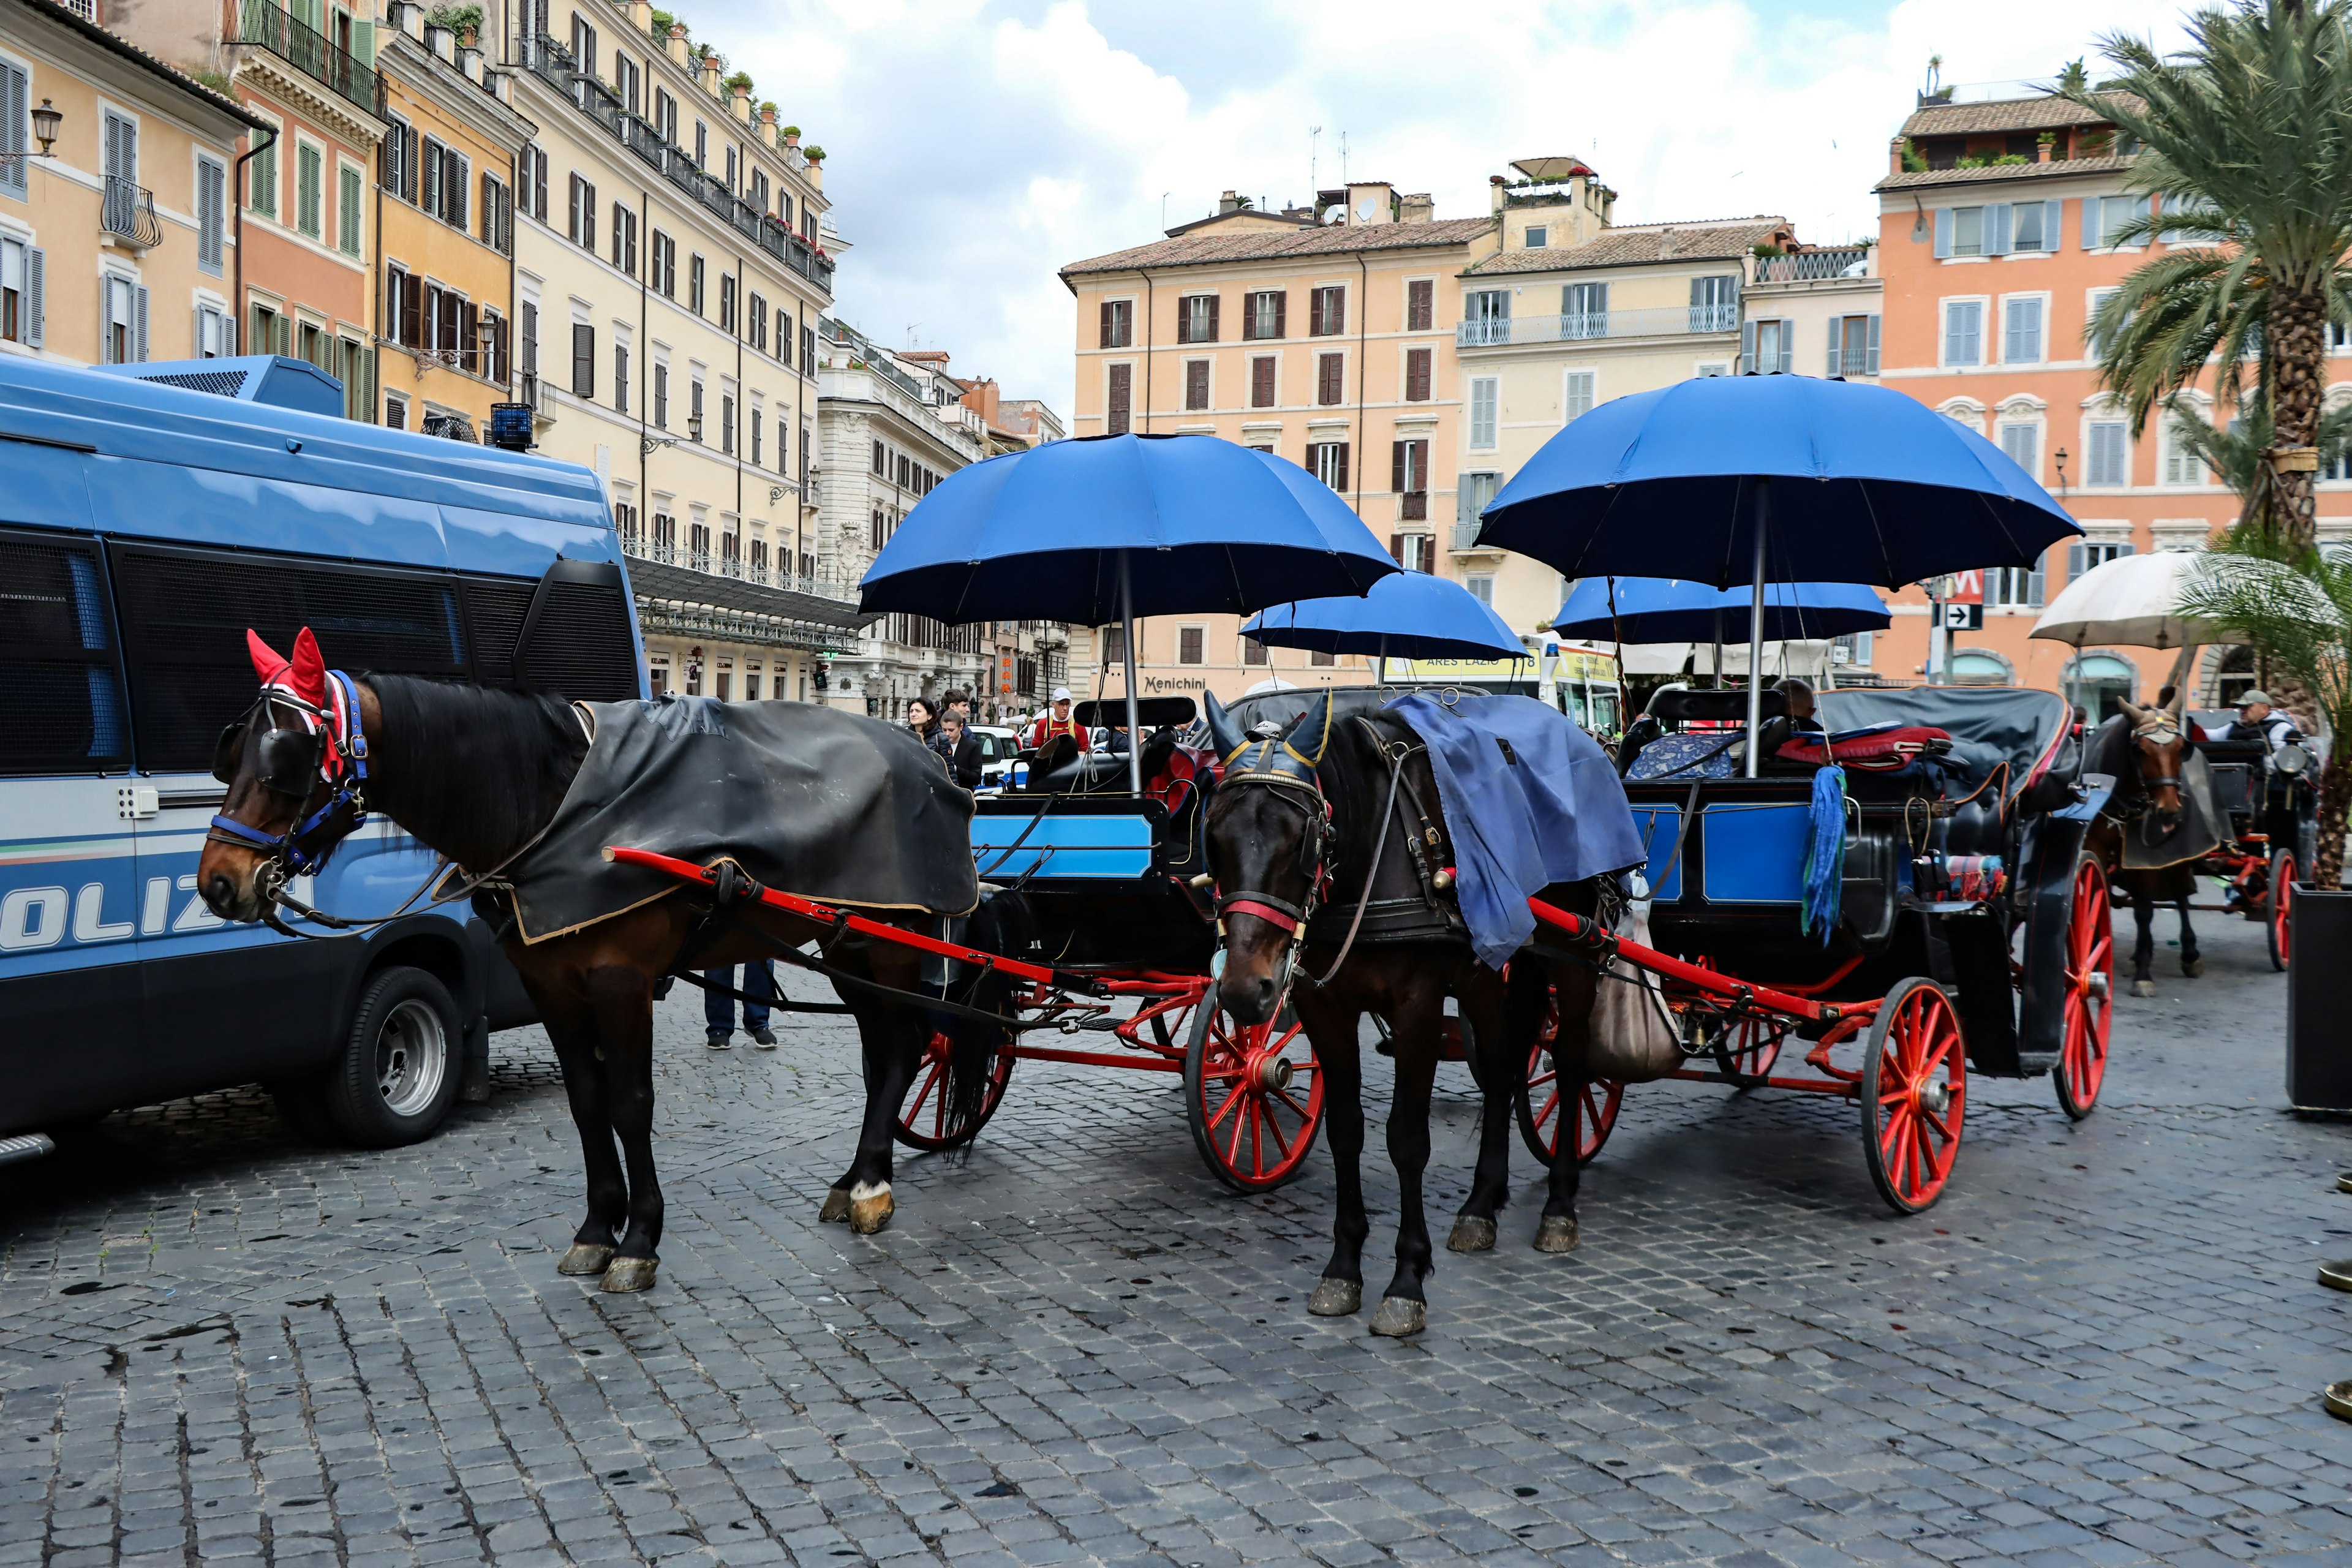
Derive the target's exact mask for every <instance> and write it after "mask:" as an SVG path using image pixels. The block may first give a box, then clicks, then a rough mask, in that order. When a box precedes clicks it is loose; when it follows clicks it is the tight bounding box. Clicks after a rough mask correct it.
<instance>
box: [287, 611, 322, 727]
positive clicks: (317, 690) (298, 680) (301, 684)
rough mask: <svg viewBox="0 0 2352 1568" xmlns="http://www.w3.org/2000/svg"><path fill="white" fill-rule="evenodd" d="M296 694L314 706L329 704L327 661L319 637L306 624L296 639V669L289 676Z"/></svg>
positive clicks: (289, 683)
mask: <svg viewBox="0 0 2352 1568" xmlns="http://www.w3.org/2000/svg"><path fill="white" fill-rule="evenodd" d="M286 683H287V684H288V685H289V686H291V687H292V688H293V689H294V695H295V696H297V697H299V698H300V699H301V700H303V701H305V702H308V703H310V705H311V706H313V707H317V708H323V707H325V706H326V705H327V661H326V659H325V658H324V657H322V656H321V655H320V652H319V639H318V638H317V637H312V636H311V635H310V627H308V626H304V627H303V628H302V630H301V633H300V635H299V636H298V637H295V639H294V670H293V673H292V674H291V675H290V676H289V677H288V678H287V682H286Z"/></svg>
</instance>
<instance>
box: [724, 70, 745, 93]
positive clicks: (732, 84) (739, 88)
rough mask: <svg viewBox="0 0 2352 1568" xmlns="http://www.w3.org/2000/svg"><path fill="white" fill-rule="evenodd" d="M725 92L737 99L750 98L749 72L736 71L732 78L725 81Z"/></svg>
mask: <svg viewBox="0 0 2352 1568" xmlns="http://www.w3.org/2000/svg"><path fill="white" fill-rule="evenodd" d="M727 90H728V91H729V92H730V93H732V94H733V95H734V96H735V97H737V98H749V97H751V72H750V71H737V72H736V73H735V74H734V75H733V76H730V77H729V78H728V79H727Z"/></svg>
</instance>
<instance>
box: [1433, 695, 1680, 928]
mask: <svg viewBox="0 0 2352 1568" xmlns="http://www.w3.org/2000/svg"><path fill="white" fill-rule="evenodd" d="M1387 711H1389V712H1391V713H1394V714H1395V715H1396V716H1397V717H1398V718H1400V719H1402V720H1403V721H1405V722H1406V723H1407V724H1408V725H1410V726H1412V731H1413V733H1414V734H1416V735H1419V736H1420V737H1421V739H1422V741H1423V743H1424V744H1426V745H1427V746H1428V747H1429V765H1430V771H1431V772H1432V773H1434V774H1436V776H1437V795H1438V801H1439V804H1440V805H1441V806H1442V807H1443V808H1444V813H1445V824H1446V827H1447V828H1448V830H1449V831H1450V834H1451V837H1453V840H1454V896H1455V897H1456V898H1457V899H1458V900H1460V902H1461V908H1462V918H1463V920H1464V921H1465V923H1467V924H1468V926H1469V927H1470V942H1471V946H1472V947H1473V948H1474V949H1475V952H1477V955H1478V957H1479V959H1480V960H1481V961H1482V962H1483V963H1487V964H1489V965H1491V966H1493V967H1496V968H1500V967H1501V966H1502V965H1503V964H1504V963H1507V962H1508V960H1509V959H1510V957H1511V955H1512V954H1513V953H1515V952H1518V951H1519V949H1520V948H1521V947H1523V946H1525V945H1526V944H1527V941H1528V937H1530V936H1532V935H1533V934H1534V933H1535V929H1536V921H1535V916H1534V915H1532V914H1530V913H1529V912H1528V900H1529V899H1531V898H1533V897H1534V896H1535V895H1537V894H1538V893H1540V892H1542V891H1543V890H1544V889H1546V888H1549V887H1550V886H1552V885H1553V884H1554V883H1556V882H1580V881H1583V880H1584V879H1587V878H1589V877H1598V876H1601V875H1604V874H1606V873H1609V872H1612V871H1622V870H1624V869H1625V868H1628V867H1631V866H1639V865H1640V864H1642V862H1643V851H1642V840H1641V837H1640V835H1639V834H1637V833H1635V832H1634V830H1633V812H1632V810H1631V809H1629V808H1628V807H1627V805H1626V804H1625V786H1624V785H1623V784H1620V783H1619V782H1618V779H1617V769H1616V768H1615V766H1614V765H1613V764H1612V763H1611V762H1610V761H1609V757H1608V753H1606V752H1603V751H1601V746H1600V743H1599V742H1596V741H1594V740H1593V738H1592V737H1591V736H1590V735H1588V734H1586V733H1585V732H1584V731H1582V730H1580V729H1579V728H1578V727H1577V726H1576V724H1575V723H1574V722H1573V721H1570V719H1569V718H1568V717H1567V716H1566V715H1564V714H1562V713H1560V712H1559V711H1557V710H1553V709H1550V708H1547V707H1545V706H1544V705H1543V704H1542V703H1540V702H1538V701H1537V700H1535V699H1534V698H1532V697H1479V696H1468V695H1460V696H1455V697H1454V699H1453V700H1451V701H1447V700H1441V699H1440V698H1437V697H1435V696H1432V695H1428V694H1425V693H1421V692H1416V693H1414V694H1413V695H1412V696H1410V697H1401V698H1399V699H1398V700H1395V701H1394V702H1391V703H1390V704H1388V708H1387Z"/></svg>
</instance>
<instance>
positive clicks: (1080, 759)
mask: <svg viewBox="0 0 2352 1568" xmlns="http://www.w3.org/2000/svg"><path fill="white" fill-rule="evenodd" d="M1175 752H1176V731H1173V730H1166V729H1163V730H1159V731H1154V732H1153V733H1152V734H1151V735H1150V737H1149V738H1147V739H1146V740H1145V741H1144V742H1143V758H1142V763H1143V776H1144V778H1145V779H1146V780H1147V781H1149V780H1151V779H1156V778H1158V777H1159V776H1160V774H1161V773H1165V772H1166V771H1167V769H1168V764H1169V759H1170V758H1171V757H1172V756H1174V755H1175ZM1126 788H1127V753H1126V752H1114V751H1112V750H1111V749H1110V748H1109V747H1108V746H1100V747H1097V748H1095V749H1094V750H1092V751H1086V752H1081V751H1079V750H1078V749H1077V745H1076V742H1074V741H1072V740H1070V738H1069V737H1068V736H1066V735H1061V736H1056V737H1055V742H1054V744H1052V745H1050V746H1048V747H1046V748H1045V750H1044V751H1042V752H1038V753H1037V760H1036V762H1034V763H1032V764H1030V768H1029V793H1030V794H1032V795H1106V794H1114V793H1118V792H1120V791H1124V790H1125V789H1126Z"/></svg>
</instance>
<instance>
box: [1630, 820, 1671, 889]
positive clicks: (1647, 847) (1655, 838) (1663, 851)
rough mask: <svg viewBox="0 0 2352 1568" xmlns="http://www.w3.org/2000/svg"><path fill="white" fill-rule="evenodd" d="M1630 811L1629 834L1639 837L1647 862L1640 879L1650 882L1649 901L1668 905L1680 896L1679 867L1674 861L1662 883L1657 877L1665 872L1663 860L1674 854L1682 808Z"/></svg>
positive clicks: (1664, 861)
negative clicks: (1631, 832)
mask: <svg viewBox="0 0 2352 1568" xmlns="http://www.w3.org/2000/svg"><path fill="white" fill-rule="evenodd" d="M1682 826H1683V813H1682V808H1681V807H1680V806H1676V805H1636V806H1634V807H1633V831H1634V832H1635V833H1636V834H1638V835H1640V837H1641V839H1642V848H1643V852H1644V853H1645V854H1646V855H1647V856H1648V858H1649V864H1648V865H1646V866H1645V867H1643V875H1644V876H1646V877H1647V878H1649V879H1650V897H1651V898H1653V899H1654V900H1657V901H1658V902H1660V903H1667V904H1671V903H1673V902H1674V901H1675V900H1677V899H1679V898H1681V897H1682V896H1683V866H1682V862H1681V861H1680V860H1676V861H1675V865H1674V868H1673V869H1672V870H1667V871H1666V876H1665V880H1664V881H1663V882H1661V881H1660V880H1659V879H1658V873H1659V872H1660V871H1662V870H1665V869H1666V860H1667V858H1668V857H1670V856H1672V855H1673V854H1674V852H1675V837H1676V836H1677V835H1678V834H1680V833H1681V831H1682Z"/></svg>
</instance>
